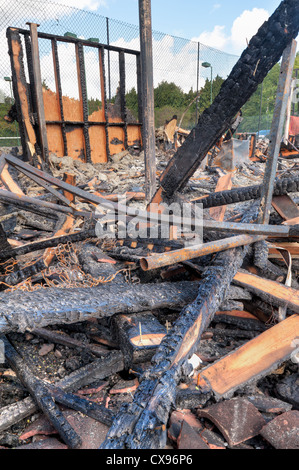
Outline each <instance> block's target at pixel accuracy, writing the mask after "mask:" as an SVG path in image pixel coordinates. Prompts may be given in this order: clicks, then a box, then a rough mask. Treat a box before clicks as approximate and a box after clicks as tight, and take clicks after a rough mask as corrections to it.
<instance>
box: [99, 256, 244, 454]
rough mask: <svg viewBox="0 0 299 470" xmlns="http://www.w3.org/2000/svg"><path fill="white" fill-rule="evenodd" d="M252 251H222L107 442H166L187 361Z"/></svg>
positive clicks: (135, 445)
mask: <svg viewBox="0 0 299 470" xmlns="http://www.w3.org/2000/svg"><path fill="white" fill-rule="evenodd" d="M247 251H248V247H242V248H234V249H231V250H229V251H227V252H224V253H220V254H218V255H217V256H216V258H215V260H214V262H213V264H212V265H211V266H210V267H209V268H208V270H207V271H206V273H205V278H204V279H203V281H202V282H201V283H200V286H199V290H198V295H197V297H196V299H195V300H194V301H193V302H192V303H191V304H190V305H188V306H187V307H185V309H184V310H183V311H182V313H181V315H180V317H179V319H178V320H177V322H176V323H175V324H174V327H173V329H172V330H171V332H170V333H169V334H167V335H166V337H165V338H164V339H163V340H162V343H161V345H160V346H159V348H158V350H157V353H156V354H155V356H154V357H153V359H152V367H151V368H150V369H149V371H147V372H146V373H145V374H143V376H142V377H141V380H140V385H139V387H138V389H137V391H136V393H135V396H134V400H133V402H132V403H131V404H130V405H128V406H127V407H126V409H125V410H124V409H122V410H121V412H119V413H118V414H117V416H116V417H115V420H114V422H113V425H112V427H111V428H110V430H109V432H108V434H107V438H106V440H105V441H104V443H103V444H102V446H101V448H103V449H124V448H128V449H162V448H164V447H165V445H166V424H167V421H168V417H169V413H170V411H171V409H172V408H174V407H175V396H176V387H177V384H178V382H179V380H180V378H181V377H182V376H183V375H184V366H185V362H186V360H187V359H188V358H189V357H191V356H192V354H193V352H194V350H195V349H196V347H197V344H198V341H199V340H200V337H201V335H202V333H203V332H204V330H205V329H206V328H207V327H208V325H209V323H210V322H211V321H212V319H213V317H214V314H215V312H216V311H217V309H218V307H219V305H220V303H221V302H222V301H223V300H224V299H225V296H226V292H227V289H228V287H229V285H230V283H231V282H232V280H233V277H234V276H235V274H236V272H237V270H238V269H239V267H240V266H241V265H242V262H243V260H244V257H245V255H246V253H247ZM224 267H225V269H224Z"/></svg>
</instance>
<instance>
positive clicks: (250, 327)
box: [0, 0, 299, 449]
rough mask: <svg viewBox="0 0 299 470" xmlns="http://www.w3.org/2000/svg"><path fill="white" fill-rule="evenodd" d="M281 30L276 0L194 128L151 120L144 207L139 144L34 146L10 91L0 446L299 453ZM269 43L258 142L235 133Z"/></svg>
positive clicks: (290, 179)
mask: <svg viewBox="0 0 299 470" xmlns="http://www.w3.org/2000/svg"><path fill="white" fill-rule="evenodd" d="M298 28H299V7H298V2H297V1H293V0H284V1H283V2H282V4H281V6H280V7H279V8H278V9H277V10H276V12H275V13H274V14H273V15H272V16H271V17H270V19H269V21H268V22H266V23H265V24H264V25H263V26H262V28H261V29H260V30H259V32H258V34H257V35H256V36H255V37H254V38H253V39H252V40H251V42H250V43H249V46H248V48H247V49H246V51H245V52H244V53H243V55H242V56H241V58H240V60H239V61H238V63H237V64H236V66H235V68H234V69H233V71H232V73H231V74H230V76H229V77H228V79H227V80H226V81H225V82H224V84H223V86H222V88H221V91H220V93H219V95H218V97H217V98H216V99H215V101H214V103H213V104H212V105H211V107H210V108H209V109H208V110H206V111H205V112H204V113H203V115H202V116H201V117H200V119H199V122H198V125H197V126H196V127H195V128H194V129H193V130H192V131H191V132H187V131H185V130H184V129H182V128H181V123H178V122H177V121H176V118H173V119H172V120H170V121H169V122H168V123H166V125H165V127H164V128H163V129H159V130H157V132H156V151H155V155H156V169H155V171H156V176H157V177H158V178H157V184H158V189H157V190H155V191H153V192H152V195H151V199H150V200H149V199H148V197H147V196H148V192H147V190H148V181H147V179H146V178H145V177H146V176H147V171H148V161H147V155H146V149H145V154H144V153H143V152H140V148H138V146H137V145H135V146H134V145H132V146H125V147H126V149H124V150H122V151H121V152H120V153H115V154H114V155H113V157H112V158H111V159H110V160H109V161H107V162H106V163H100V162H99V163H95V162H93V163H92V162H90V163H88V159H87V161H85V162H84V161H82V158H81V159H80V158H78V156H77V157H76V158H72V157H71V156H65V157H61V156H57V155H55V154H54V153H51V152H49V153H48V154H47V152H44V151H42V152H41V153H39V151H38V150H40V149H41V148H43V149H44V150H45V148H46V147H42V139H39V138H38V139H37V141H36V145H32V143H30V139H33V138H34V134H33V133H32V132H33V131H34V132H35V131H36V135H38V134H39V132H40V131H41V125H40V123H39V127H38V128H35V129H34V128H33V127H32V128H31V127H30V126H31V125H32V121H31V123H30V119H26V116H25V108H24V103H25V101H24V100H21V99H20V96H19V95H18V88H17V86H15V87H14V92H15V98H16V103H17V113H18V120H19V123H20V122H22V123H23V124H22V125H23V127H22V125H21V128H22V129H23V135H22V139H23V142H22V143H23V145H22V150H21V148H20V149H17V148H15V149H10V150H9V151H8V149H6V150H5V149H3V151H2V154H1V156H0V178H1V187H0V237H1V244H0V289H1V292H0V446H1V448H3V449H5V448H28V449H39V448H41V449H42V448H43V449H49V448H51V449H56V448H81V449H84V448H85V449H86V448H89V449H95V448H102V449H273V448H276V449H291V448H292V449H293V448H298V447H299V437H298V436H299V433H298V429H299V377H298V363H299V358H298V350H299V316H298V313H299V294H298V292H299V291H298V288H299V284H298V276H299V264H298V261H297V259H298V256H299V249H298V246H299V245H298V237H299V209H298V206H297V204H298V202H299V177H298V176H297V175H298V163H299V150H298V149H297V147H296V145H297V140H296V135H292V134H291V133H289V132H287V134H285V135H284V136H283V124H284V122H285V117H286V115H287V119H288V121H289V120H290V116H289V115H288V112H287V109H288V102H290V95H291V92H290V90H291V82H292V72H293V65H294V59H295V52H296V43H295V41H294V37H296V36H297V34H298ZM13 34H16V30H13ZM26 38H27V41H28V36H26ZM31 40H32V42H34V35H33V34H32V36H31ZM13 45H14V40H12V42H11V48H12V49H13ZM12 49H11V50H12ZM27 49H28V48H27ZM33 49H34V48H33ZM54 50H55V48H54ZM78 50H79V52H80V47H79V48H78ZM282 54H283V58H282V63H281V74H280V82H279V88H278V93H277V100H276V108H275V115H274V119H273V124H272V129H271V133H270V138H269V140H259V139H258V138H257V136H256V134H252V135H244V134H238V132H237V128H238V124H239V123H240V121H241V119H242V117H241V113H240V109H241V108H242V106H243V105H244V103H245V102H246V100H247V99H248V98H249V97H250V96H251V94H252V93H253V92H254V91H255V90H256V88H257V86H258V84H259V83H261V81H262V80H263V79H264V77H265V76H266V74H267V72H268V71H269V70H270V68H271V67H272V66H273V65H274V64H275V63H277V61H278V60H279V59H280V57H281V56H282ZM14 57H15V56H14ZM19 78H20V80H21V78H22V77H19ZM13 80H14V85H16V83H17V84H18V85H20V83H21V82H18V77H17V76H16V75H15V74H13ZM21 88H22V87H21V86H19V91H20V90H21ZM23 97H24V96H23ZM36 99H37V102H38V96H36ZM22 103H23V104H22ZM22 106H23V107H22ZM289 114H290V113H289ZM24 116H25V118H24ZM28 116H29V114H28ZM40 122H42V121H40ZM50 125H52V126H53V125H54V124H53V123H52V124H50ZM55 125H56V124H55ZM286 128H287V129H289V122H288V126H286ZM84 129H85V131H86V132H85V131H84V132H85V134H84V135H85V137H86V135H88V129H87V128H86V127H84ZM44 130H46V131H47V129H46V128H45V129H44ZM31 131H32V132H31ZM48 131H49V129H48ZM49 135H50V132H49ZM74 136H75V134H74ZM39 137H41V134H39ZM44 137H45V135H44ZM38 143H39V144H40V145H38ZM91 150H92V148H91ZM19 152H20V153H19ZM28 154H29V155H31V157H30V158H29V161H28ZM155 189H156V188H155ZM178 207H179V208H180V210H182V211H183V210H185V211H186V212H185V213H184V217H183V218H182V217H180V216H179V214H178V212H176V210H177V208H178ZM182 213H183V212H182ZM186 214H188V217H187V219H188V220H187V222H186Z"/></svg>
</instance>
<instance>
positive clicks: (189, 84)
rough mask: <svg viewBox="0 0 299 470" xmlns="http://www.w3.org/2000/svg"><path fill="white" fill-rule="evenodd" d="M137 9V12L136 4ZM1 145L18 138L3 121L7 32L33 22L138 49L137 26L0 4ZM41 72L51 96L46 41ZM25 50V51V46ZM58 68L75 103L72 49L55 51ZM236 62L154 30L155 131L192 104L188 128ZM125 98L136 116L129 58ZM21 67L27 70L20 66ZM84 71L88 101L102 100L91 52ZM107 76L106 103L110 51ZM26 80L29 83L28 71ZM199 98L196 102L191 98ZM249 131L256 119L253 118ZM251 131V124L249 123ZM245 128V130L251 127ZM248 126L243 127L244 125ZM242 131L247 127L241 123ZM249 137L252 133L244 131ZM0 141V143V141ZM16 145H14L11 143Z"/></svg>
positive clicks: (8, 1)
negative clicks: (59, 65) (57, 57)
mask: <svg viewBox="0 0 299 470" xmlns="http://www.w3.org/2000/svg"><path fill="white" fill-rule="evenodd" d="M136 8H138V6H137V4H136ZM0 14H1V16H0V47H1V51H2V54H1V63H0V109H1V112H0V145H2V146H3V145H5V144H4V142H5V138H6V139H7V142H8V143H10V144H11V142H13V140H11V138H15V137H16V135H17V128H16V127H14V125H11V124H8V123H6V122H5V121H4V119H3V116H4V115H5V113H6V112H7V111H8V109H9V107H10V105H11V103H12V102H13V96H12V92H11V82H10V80H11V69H10V60H9V56H8V53H7V50H8V48H7V40H6V29H7V27H9V26H11V27H18V28H23V29H27V28H28V26H26V23H27V22H34V23H38V24H39V25H40V26H39V31H41V32H44V33H50V34H55V35H59V36H63V35H65V34H66V33H71V34H75V35H76V36H77V37H79V38H82V39H90V38H93V39H94V40H96V41H97V42H99V43H102V44H110V45H113V46H118V47H124V48H127V49H133V50H140V43H139V27H138V26H134V25H130V24H127V23H124V22H121V21H117V20H113V19H110V18H106V17H104V16H101V15H98V14H96V13H93V12H89V11H84V10H79V9H77V8H73V7H69V6H63V5H60V4H56V3H53V2H49V1H48V0H0ZM39 49H40V58H41V73H42V80H43V84H44V86H46V87H48V88H50V89H51V90H53V91H55V78H54V69H53V58H52V50H51V44H50V41H47V40H45V39H39ZM24 50H25V47H24ZM58 55H59V61H60V63H61V75H62V76H61V79H62V92H63V94H64V95H67V96H69V97H70V98H74V99H78V98H79V91H78V82H77V69H76V57H75V48H74V45H73V44H68V43H60V44H59V48H58ZM237 60H238V57H237V56H235V55H230V54H226V53H224V52H222V51H219V50H217V49H214V48H211V47H208V46H205V45H203V44H200V43H197V42H194V41H190V40H187V39H182V38H178V37H175V36H171V35H167V34H164V33H161V32H157V31H153V63H154V87H155V118H156V123H155V124H156V126H157V127H158V126H160V125H162V124H163V123H164V122H165V120H169V119H171V118H172V116H173V115H177V117H178V119H180V117H181V116H182V114H183V113H184V111H185V110H186V109H187V107H188V105H189V104H190V103H191V102H192V101H194V103H193V105H192V106H191V107H190V108H189V109H188V111H187V112H186V113H185V117H184V121H183V122H182V127H185V128H186V129H191V128H192V127H193V126H194V125H195V124H196V121H197V119H198V116H199V114H200V113H201V112H202V111H203V109H205V108H206V107H207V106H209V104H210V102H211V100H213V99H214V98H215V96H216V95H217V94H218V91H219V89H220V86H221V84H222V82H223V81H224V80H225V79H226V78H227V76H228V75H229V73H230V71H231V69H232V68H233V66H234V65H235V63H236V62H237ZM125 65H126V93H127V106H128V108H129V109H130V107H131V111H132V113H133V114H134V113H135V115H136V109H134V108H136V106H137V99H136V90H137V75H136V61H135V60H134V57H131V56H130V55H128V54H126V57H125ZM25 68H26V67H25ZM85 69H86V80H87V92H88V100H89V102H91V101H93V103H98V105H99V106H101V104H100V100H101V88H100V82H99V71H98V58H97V57H96V51H95V50H94V49H92V48H88V47H85ZM105 69H106V73H107V74H108V88H107V93H108V98H109V99H110V100H113V99H115V95H116V93H117V88H118V86H119V67H118V54H117V53H116V52H113V51H111V52H110V54H106V57H105ZM26 73H27V80H28V81H29V78H28V71H26ZM198 95H199V98H198V99H196V96H198ZM253 120H254V122H253V127H254V128H255V127H256V124H257V122H258V119H256V118H253ZM250 126H251V124H250ZM250 126H249V127H250ZM247 127H248V126H247ZM243 128H246V124H244V123H243ZM245 130H246V131H249V132H253V130H252V129H249V128H248V129H247V128H246V129H245ZM3 138H4V139H3ZM14 142H15V144H18V143H19V142H18V141H17V140H15V141H14Z"/></svg>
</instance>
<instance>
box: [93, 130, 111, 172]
mask: <svg viewBox="0 0 299 470" xmlns="http://www.w3.org/2000/svg"><path fill="white" fill-rule="evenodd" d="M89 140H90V149H91V161H92V163H107V161H108V158H107V148H106V130H105V126H104V125H102V126H100V125H99V126H90V128H89Z"/></svg>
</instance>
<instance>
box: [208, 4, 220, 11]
mask: <svg viewBox="0 0 299 470" xmlns="http://www.w3.org/2000/svg"><path fill="white" fill-rule="evenodd" d="M219 8H221V3H214V5H213V7H212V10H211V11H210V13H214V11H216V10H219Z"/></svg>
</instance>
